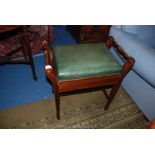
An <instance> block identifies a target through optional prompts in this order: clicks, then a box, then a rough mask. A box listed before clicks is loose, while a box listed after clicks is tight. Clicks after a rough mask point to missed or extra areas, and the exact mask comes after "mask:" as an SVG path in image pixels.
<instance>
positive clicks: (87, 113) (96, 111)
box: [0, 88, 148, 129]
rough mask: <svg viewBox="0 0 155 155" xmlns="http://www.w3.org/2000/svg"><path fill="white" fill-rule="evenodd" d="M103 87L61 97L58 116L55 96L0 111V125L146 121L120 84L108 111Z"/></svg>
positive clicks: (140, 124) (133, 125) (129, 125)
mask: <svg viewBox="0 0 155 155" xmlns="http://www.w3.org/2000/svg"><path fill="white" fill-rule="evenodd" d="M105 103H106V99H105V97H104V95H103V92H102V91H96V92H91V93H83V94H76V95H70V96H64V97H61V119H60V120H57V119H56V118H55V104H54V99H46V100H43V101H40V102H37V103H32V104H28V105H24V106H18V107H16V108H12V109H8V110H4V111H0V117H1V122H0V128H15V129H17V128H18V129H53V128H63V129H64V128H65V129H68V128H70V129H102V128H105V129H108V128H110V129H137V128H138V129H141V128H147V125H148V121H147V120H146V119H145V118H144V116H143V114H142V112H141V111H140V110H139V109H138V108H137V106H136V105H135V103H134V102H133V101H132V99H131V98H130V97H129V96H128V95H127V94H126V92H125V91H124V90H123V89H122V88H120V90H119V92H118V93H117V96H116V97H115V99H114V100H113V103H112V104H111V107H110V109H109V110H108V111H105V110H104V105H105Z"/></svg>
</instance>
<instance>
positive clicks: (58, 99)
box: [55, 92, 60, 120]
mask: <svg viewBox="0 0 155 155" xmlns="http://www.w3.org/2000/svg"><path fill="white" fill-rule="evenodd" d="M55 106H56V117H57V119H58V120H59V119H60V95H59V93H56V92H55Z"/></svg>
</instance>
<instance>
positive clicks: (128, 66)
mask: <svg viewBox="0 0 155 155" xmlns="http://www.w3.org/2000/svg"><path fill="white" fill-rule="evenodd" d="M106 46H107V47H108V48H111V47H113V48H114V49H116V50H115V51H117V52H118V53H119V54H120V55H121V56H122V57H123V58H124V60H125V63H124V65H123V71H122V78H121V79H123V78H124V77H125V76H126V74H127V73H128V72H129V71H130V70H131V68H132V67H133V65H134V63H135V59H134V58H133V57H131V56H129V55H128V53H127V52H125V51H124V49H123V48H122V47H121V46H120V45H119V44H117V42H116V41H115V40H114V38H113V37H112V36H109V38H108V40H107V42H106Z"/></svg>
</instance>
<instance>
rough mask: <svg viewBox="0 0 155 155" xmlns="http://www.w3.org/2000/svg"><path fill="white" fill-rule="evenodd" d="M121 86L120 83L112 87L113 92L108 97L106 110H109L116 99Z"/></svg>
mask: <svg viewBox="0 0 155 155" xmlns="http://www.w3.org/2000/svg"><path fill="white" fill-rule="evenodd" d="M119 86H120V83H118V84H116V85H114V86H113V87H112V90H111V92H110V95H109V97H108V101H107V103H106V105H105V107H104V109H105V110H108V109H109V107H110V104H111V102H112V100H113V99H114V97H115V95H116V93H117V90H118V89H119Z"/></svg>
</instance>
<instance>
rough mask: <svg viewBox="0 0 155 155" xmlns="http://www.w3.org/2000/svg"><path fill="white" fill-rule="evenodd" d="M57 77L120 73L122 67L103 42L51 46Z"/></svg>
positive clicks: (70, 77) (67, 77)
mask: <svg viewBox="0 0 155 155" xmlns="http://www.w3.org/2000/svg"><path fill="white" fill-rule="evenodd" d="M53 55H54V58H55V63H56V68H57V73H58V79H59V80H68V79H77V78H78V79H79V78H87V77H96V76H102V75H106V74H112V73H120V72H121V70H122V67H121V66H120V64H119V63H118V62H117V61H116V60H115V58H114V57H113V56H112V55H111V54H110V53H109V51H108V49H107V48H106V46H105V45H104V44H103V43H95V44H80V45H79V44H78V45H62V46H57V47H54V48H53Z"/></svg>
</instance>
